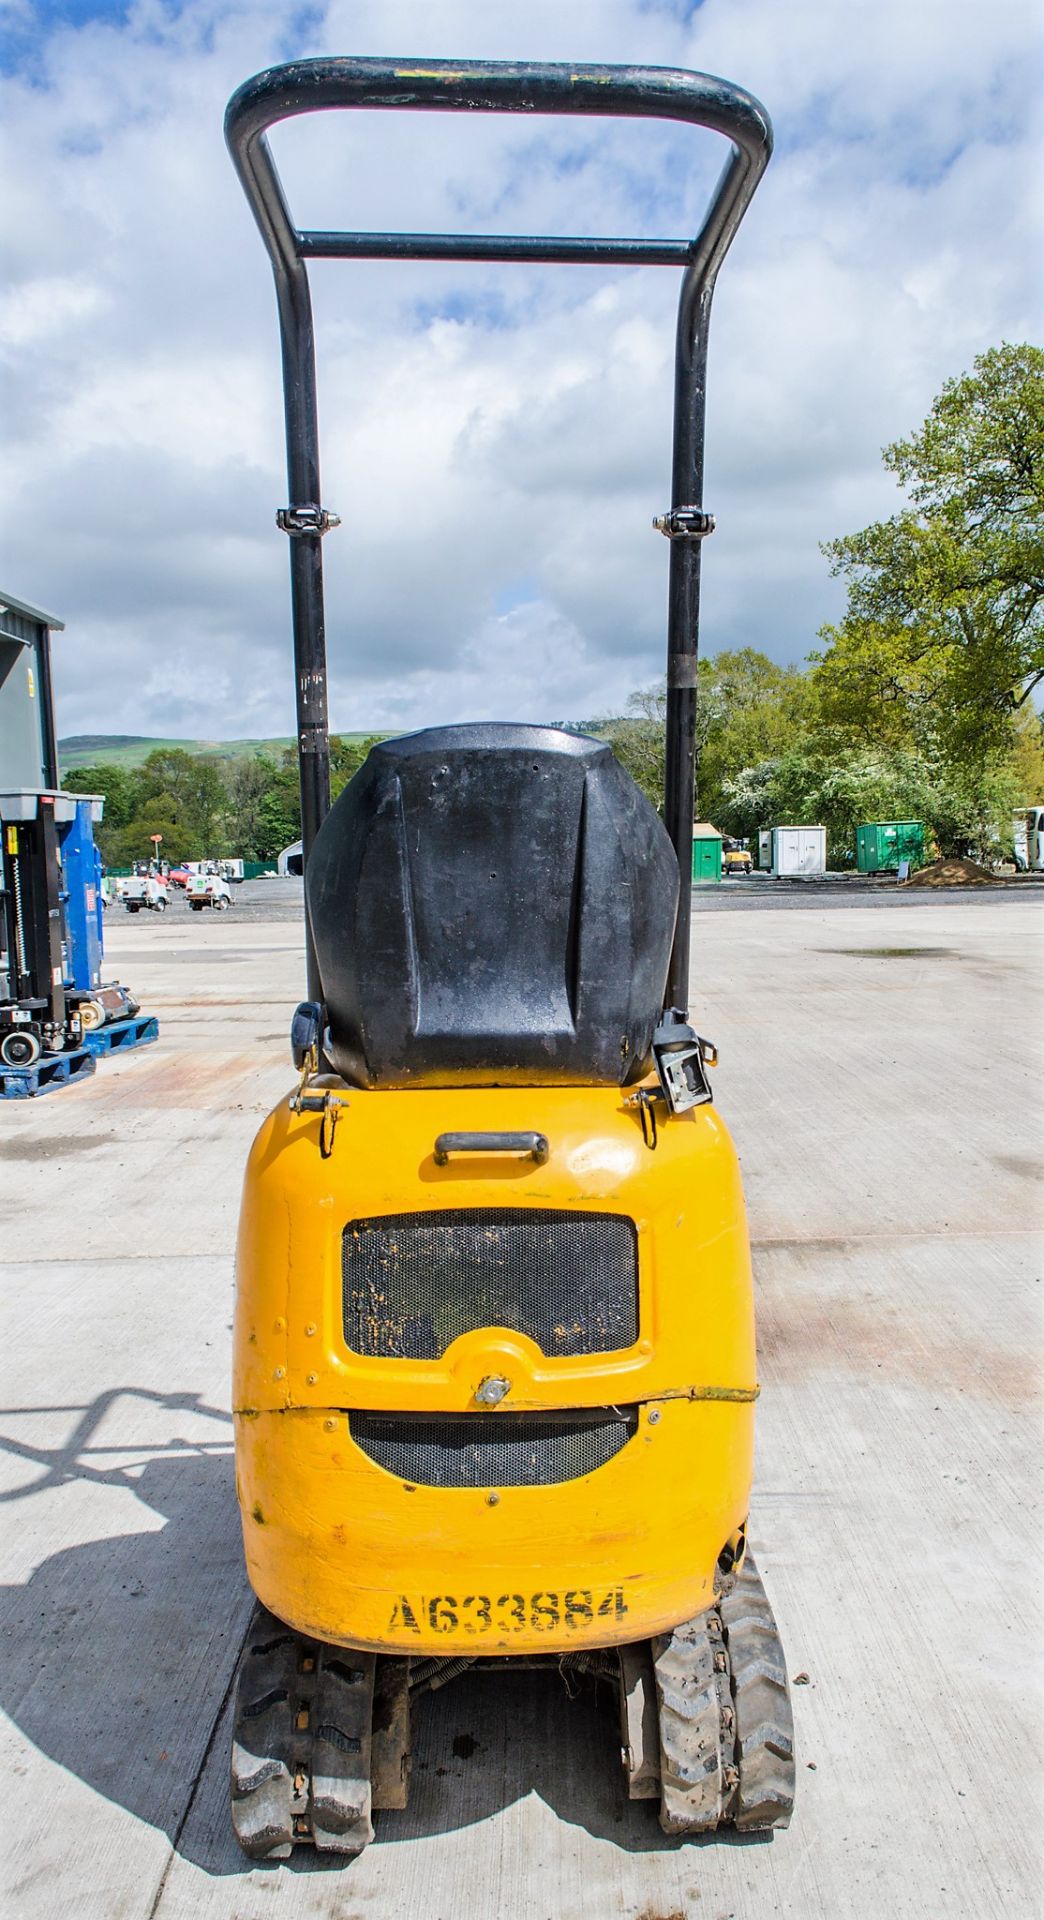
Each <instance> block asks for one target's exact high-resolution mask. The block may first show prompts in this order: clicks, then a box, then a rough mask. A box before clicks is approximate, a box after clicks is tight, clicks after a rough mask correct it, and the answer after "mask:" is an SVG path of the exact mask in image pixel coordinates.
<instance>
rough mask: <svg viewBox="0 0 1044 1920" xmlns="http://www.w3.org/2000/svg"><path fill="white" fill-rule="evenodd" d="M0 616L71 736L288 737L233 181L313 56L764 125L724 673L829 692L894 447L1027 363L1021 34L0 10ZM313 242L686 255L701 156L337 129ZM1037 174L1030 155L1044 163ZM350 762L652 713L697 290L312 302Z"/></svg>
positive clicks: (283, 565)
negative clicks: (680, 348)
mask: <svg viewBox="0 0 1044 1920" xmlns="http://www.w3.org/2000/svg"><path fill="white" fill-rule="evenodd" d="M0 22H2V25H3V40H4V53H3V56H2V72H0V84H2V91H3V96H4V98H3V101H2V103H0V114H2V120H3V124H4V128H5V146H6V151H5V155H4V161H3V165H4V180H5V188H4V192H3V196H2V206H0V221H2V226H3V230H4V244H5V251H6V255H7V259H6V271H5V274H4V284H5V289H6V291H5V293H4V296H3V299H2V302H0V342H2V348H3V354H4V359H5V380H6V398H5V405H4V422H5V425H4V432H5V439H6V450H5V458H4V461H3V490H4V492H3V505H2V509H0V514H2V522H0V530H2V533H3V557H2V561H0V583H2V585H3V586H4V587H5V588H6V589H7V590H8V591H10V592H11V593H13V594H15V595H17V596H18V597H19V598H21V599H23V600H28V601H31V602H33V603H35V604H37V605H42V606H44V607H46V608H48V609H49V610H50V611H52V612H54V613H56V614H58V615H60V616H61V617H62V618H63V619H64V620H65V621H66V623H67V628H68V631H67V633H66V634H65V636H63V637H62V639H61V640H59V641H58V643H57V684H58V699H59V731H60V732H61V733H63V734H69V733H80V732H88V731H90V732H95V731H97V732H126V733H146V734H158V735H186V736H204V737H208V738H231V737H235V736H239V737H242V736H250V735H263V734H271V733H275V734H282V733H288V732H290V731H292V728H293V701H292V677H291V668H290V639H289V595H288V587H287V554H286V540H285V537H284V536H283V535H282V534H280V533H278V532H277V530H276V528H275V524H274V514H275V509H276V508H277V507H278V506H280V505H282V504H284V502H285V488H286V482H285V477H284V455H283V442H282V412H281V394H280V384H279V361H278V349H277V336H276V324H275V307H274V298H273V293H272V285H271V278H270V273H269V268H268V263H267V259H266V256H265V254H264V251H263V249H262V246H261V243H260V240H259V238H258V235H257V232H256V230H255V228H254V226H253V222H252V220H251V218H250V215H249V213H248V210H247V207H246V203H245V201H244V200H243V198H242V195H241V193H240V189H239V187H238V185H237V183H236V180H235V178H234V175H233V173H232V169H231V166H230V163H229V160H228V157H227V154H226V152H225V148H224V144H223V139H222V115H223V111H224V106H225V102H226V100H227V98H228V96H229V94H230V93H231V92H232V91H233V90H234V88H235V87H236V86H237V85H238V84H239V82H240V81H242V80H243V79H245V78H246V77H247V76H248V75H249V74H251V73H253V72H256V71H257V70H258V69H260V68H262V67H265V66H269V65H272V64H275V63H277V62H279V61H282V60H285V59H288V58H292V57H297V56H301V55H308V54H316V53H353V54H381V55H395V56H399V55H407V56H439V55H442V56H449V57H460V56H462V55H464V56H472V57H476V58H488V59H496V58H505V59H534V60H568V61H573V62H577V61H608V62H613V61H625V62H633V63H642V64H648V65H663V66H684V67H694V68H701V69H703V70H705V71H709V72H711V73H719V74H723V75H725V76H727V77H728V78H730V79H732V80H735V81H737V82H739V83H740V84H741V85H743V86H746V87H748V88H749V89H751V90H752V91H753V92H754V93H756V94H757V95H758V96H759V97H760V98H761V99H762V100H763V101H764V102H765V104H766V106H767V107H768V109H769V112H770V114H771V116H772V119H773V121H774V124H775V129H776V154H775V158H774V159H773V161H772V163H771V165H770V167H769V171H768V173H767V175H766V177H765V180H764V182H763V184H762V186H761V188H760V189H759V192H758V194H757V196H756V199H755V201H754V205H753V207H752V209H751V211H750V213H749V214H748V216H747V219H746V221H745V223H744V226H743V228H742V229H741V231H740V234H739V237H738V239H737V240H736V242H735V243H734V246H733V249H732V252H731V254H730V255H729V258H728V260H727V261H726V264H725V267H724V269H723V271H722V275H721V279H720V282H719V289H718V295H717V299H716V303H715V317H714V323H713V327H712V338H711V363H710V381H709V395H710V403H709V421H708V459H707V488H706V504H707V505H708V506H709V507H710V508H711V509H712V511H713V512H714V513H715V514H716V516H717V521H718V531H717V532H716V533H715V535H714V537H713V539H712V541H711V542H710V544H709V546H708V547H707V549H706V550H705V561H704V582H705V586H704V619H703V644H704V647H705V649H706V650H709V651H711V652H715V651H717V650H718V649H720V648H724V647H735V646H743V645H752V646H756V647H760V648H763V649H764V651H765V652H767V653H769V654H771V655H772V656H773V657H774V658H776V659H778V660H783V661H788V660H794V661H797V660H801V659H802V658H803V657H804V656H805V654H806V653H807V651H808V649H809V647H810V646H812V645H814V644H815V634H816V630H817V628H818V627H819V626H820V625H821V624H822V623H823V622H824V620H828V619H830V618H832V617H834V616H835V615H836V613H837V612H838V610H839V606H840V599H839V590H838V586H837V584H836V583H835V582H833V581H831V580H830V578H829V575H828V572H827V569H826V565H825V563H824V561H823V559H822V556H821V555H820V553H819V542H820V541H821V540H823V539H826V538H829V537H830V536H831V535H833V534H836V533H840V532H844V531H850V530H852V529H854V528H856V527H859V526H861V525H864V524H865V523H866V522H867V521H868V520H870V519H872V518H875V517H878V516H879V515H881V514H883V513H887V512H890V511H892V510H893V508H894V506H895V504H896V502H897V496H896V494H895V492H894V490H893V486H892V483H891V482H890V481H889V480H888V478H887V477H886V476H885V475H884V474H883V472H882V469H881V465H880V457H879V456H880V448H881V447H882V445H883V444H885V442H887V441H889V440H891V439H894V438H895V437H897V436H898V435H900V434H902V433H904V432H906V431H907V430H909V429H910V428H911V427H913V426H914V425H916V423H917V422H918V421H919V420H920V419H921V418H922V417H923V415H924V414H925V412H926V411H927V409H928V407H929V405H930V403H931V400H932V398H933V396H934V395H935V393H936V392H937V391H938V389H939V387H940V385H941V384H942V382H943V380H944V379H946V378H947V377H948V376H949V375H951V374H956V373H960V372H961V371H963V370H964V369H965V368H967V367H968V366H969V365H970V363H971V360H972V358H973V356H974V355H975V354H976V353H978V352H981V351H982V350H983V349H984V348H986V347H989V346H991V345H993V344H995V343H996V342H998V341H1000V340H1001V339H1009V340H1022V339H1040V338H1041V335H1042V331H1044V330H1042V327H1041V318H1042V288H1041V279H1040V266H1039V261H1040V251H1041V234H1042V222H1041V212H1040V206H1039V201H1038V202H1037V203H1036V204H1035V203H1034V195H1035V194H1036V193H1037V191H1038V189H1037V187H1036V186H1035V184H1034V183H1035V182H1038V181H1039V180H1040V178H1041V168H1040V164H1039V161H1040V153H1039V122H1038V125H1037V126H1036V127H1035V126H1034V113H1035V112H1039V109H1038V108H1036V107H1035V100H1034V97H1035V96H1036V98H1037V99H1039V94H1040V39H1041V34H1040V16H1039V10H1038V6H1037V4H1036V0H989V4H988V5H984V4H983V3H982V0H702V4H693V3H692V0H568V4H567V3H566V0H317V3H316V4H312V5H299V6H296V7H295V6H294V5H293V4H292V3H291V0H131V3H130V4H123V3H122V0H0ZM273 147H274V150H275V154H276V159H277V163H278V165H279V167H280V170H281V172H282V175H283V179H284V182H285V184H286V187H287V191H288V195H289V198H290V203H291V207H292V208H293V210H294V213H295V217H296V218H297V220H298V222H299V224H300V225H302V226H317V227H321V226H360V227H387V228H392V227H398V226H405V227H407V228H412V229H419V228H423V227H429V228H431V229H441V230H449V229H454V230H474V231H482V230H486V231H491V232H509V231H518V232H522V231H533V232H540V231H548V232H553V231H558V232H563V233H576V232H584V231H589V232H606V233H647V234H671V235H681V234H688V233H691V232H693V231H694V230H695V227H696V226H697V224H698V222H699V218H700V214H701V211H702V206H703V202H704V198H705V195H706V193H707V191H708V189H709V187H710V185H711V183H712V182H713V180H714V178H715V177H716V174H717V172H718V169H719V166H720V164H721V161H722V159H723V157H724V149H723V146H722V143H721V142H720V141H719V140H716V139H715V138H714V136H712V135H702V134H698V133H694V132H693V131H692V130H687V129H683V128H679V127H667V126H660V125H656V124H654V123H647V124H646V125H644V126H641V125H637V124H634V123H627V122H609V121H589V120H576V121H571V122H570V121H564V120H558V121H550V120H541V121H532V120H526V121H524V122H522V121H516V120H503V119H498V120H494V119H491V118H489V117H487V116H482V117H474V118H469V119H468V120H467V121H465V119H464V118H463V117H462V116H457V115H439V116H436V115H411V116H409V117H407V116H405V115H392V114H353V115H340V116H336V117H335V116H330V115H326V116H317V117H316V118H315V119H314V120H312V121H311V122H307V123H306V122H298V123H295V124H294V125H292V126H289V127H285V128H282V129H276V132H275V134H274V135H273ZM1035 148H1036V152H1035V151H1034V149H1035ZM311 276H312V286H313V297H314V300H315V306H316V316H317V324H318V332H319V381H320V408H321V418H322V430H323V492H324V500H325V503H326V504H327V505H328V506H330V507H332V508H334V509H335V510H336V511H337V512H339V513H340V515H341V518H342V521H343V525H342V527H341V528H340V529H339V531H337V532H335V533H333V534H331V535H330V536H329V537H328V539H327V540H326V541H325V543H324V552H325V561H326V574H327V612H328V637H329V650H330V669H331V688H330V711H331V721H332V724H333V725H334V726H335V727H341V728H343V729H355V728H360V727H366V728H368V727H374V728H380V729H390V728H396V727H400V726H401V727H410V726H415V725H423V724H428V723H433V722H436V721H445V720H449V719H453V718H460V719H474V718H483V717H496V718H502V719H531V720H546V719H556V718H581V717H585V716H589V715H592V714H598V713H603V714H604V713H606V712H612V711H621V710H622V709H623V707H624V705H625V702H626V699H627V695H628V693H629V692H630V691H631V690H632V689H634V688H636V687H640V686H644V685H648V684H649V683H650V682H652V681H654V680H655V679H656V678H657V677H658V675H659V674H660V673H661V671H662V653H663V635H664V610H665V601H666V582H667V558H668V549H667V543H666V541H664V540H662V539H661V538H660V536H659V535H657V534H655V533H654V532H652V530H651V525H650V523H651V520H652V516H653V514H654V513H657V512H660V511H662V510H663V508H665V507H666V506H667V505H668V504H669V475H670V415H671V374H672V355H673V326H674V305H675V300H676V295H677V275H676V273H675V271H674V270H672V269H669V268H655V267H651V268H644V269H641V270H628V271H608V272H603V271H602V270H600V269H598V268H591V267H586V268H529V267H519V266H512V267H509V266H501V267H490V268H486V267H480V266H456V267H449V266H447V267H433V266H423V265H415V266H408V267H407V266H400V267H391V266H386V265H381V264H377V263H367V264H353V265H348V264H345V263H342V262H325V261H324V262H317V263H315V264H314V265H313V267H312V269H311Z"/></svg>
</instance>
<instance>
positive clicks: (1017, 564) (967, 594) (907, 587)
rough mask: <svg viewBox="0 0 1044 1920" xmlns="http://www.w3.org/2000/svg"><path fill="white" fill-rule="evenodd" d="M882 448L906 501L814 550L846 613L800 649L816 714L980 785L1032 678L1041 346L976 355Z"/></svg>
mask: <svg viewBox="0 0 1044 1920" xmlns="http://www.w3.org/2000/svg"><path fill="white" fill-rule="evenodd" d="M883 457H884V463H885V466H886V467H887V468H888V470H889V472H891V473H894V474H895V476H896V478H897V480H898V481H899V482H900V484H901V485H902V486H904V487H905V488H906V489H907V491H908V494H909V498H910V502H911V504H910V506H909V507H907V508H905V509H904V510H903V511H902V512H900V513H898V514H895V515H894V516H893V517H892V518H891V519H890V520H884V521H879V522H877V523H875V524H874V525H873V526H870V527H866V528H864V529H863V531H862V532H861V533H854V534H848V535H846V536H844V537H843V538H841V539H838V540H831V541H828V542H827V543H826V545H825V547H824V552H825V553H826V554H827V555H828V557H829V559H830V562H831V568H832V571H833V572H834V573H835V574H838V575H840V576H841V577H842V578H843V579H844V580H845V582H846V584H847V587H848V606H847V609H846V611H845V614H844V617H843V619H842V620H841V621H840V622H839V623H838V625H837V626H832V627H825V628H823V630H822V633H821V638H822V639H823V640H824V641H825V642H826V647H825V650H824V651H823V652H822V653H819V654H815V655H813V656H812V657H813V660H815V661H816V662H817V672H816V693H817V698H818V700H819V703H820V709H821V714H822V717H823V720H824V722H825V723H826V724H828V725H834V726H837V727H839V728H840V729H841V730H842V731H843V732H847V733H849V734H852V735H856V736H860V737H862V738H864V739H867V740H873V741H874V742H876V743H880V742H881V741H882V740H886V741H888V742H890V743H891V744H893V745H900V744H904V743H911V744H914V745H916V746H917V747H919V748H920V749H921V750H922V751H923V752H925V753H926V754H927V755H928V757H929V758H930V759H931V760H932V761H933V762H935V763H936V764H937V765H939V766H942V765H945V766H946V767H948V768H950V769H954V768H956V767H957V766H961V767H963V768H964V769H965V772H967V769H968V767H969V763H971V764H973V765H974V766H976V767H977V768H979V769H980V771H981V773H982V774H983V776H984V777H985V778H986V779H987V783H988V782H989V779H990V778H992V776H993V774H994V773H995V772H996V769H997V765H998V763H999V761H1000V760H1003V759H1004V758H1005V756H1006V755H1008V754H1009V753H1010V750H1011V744H1012V733H1011V720H1012V715H1013V714H1014V713H1016V712H1017V711H1018V710H1019V708H1020V707H1022V706H1023V705H1024V704H1025V703H1026V702H1027V701H1028V700H1029V699H1030V697H1031V695H1032V693H1033V690H1034V688H1035V687H1036V686H1037V685H1038V684H1039V683H1040V681H1041V680H1042V679H1044V350H1042V349H1041V348H1039V347H1034V346H1028V345H1022V346H1013V345H1003V346H1000V347H995V348H991V349H990V351H989V352H987V353H983V354H980V355H979V356H978V358H977V359H976V361H975V363H974V368H973V371H972V372H971V373H969V374H966V375H965V376H964V377H963V378H961V379H955V380H950V381H947V383H946V385H945V386H944V388H943V390H942V392H941V394H940V395H939V397H938V399H937V400H936V401H935V404H934V406H933V407H932V410H931V413H930V414H929V416H928V418H927V420H926V421H925V422H924V425H923V426H922V427H921V428H920V430H919V431H918V432H916V433H914V434H912V435H911V436H910V438H909V439H907V440H899V441H896V443H895V444H894V445H893V446H890V447H886V448H885V450H884V456H883Z"/></svg>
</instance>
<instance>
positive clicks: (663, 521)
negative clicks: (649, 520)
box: [653, 507, 714, 540]
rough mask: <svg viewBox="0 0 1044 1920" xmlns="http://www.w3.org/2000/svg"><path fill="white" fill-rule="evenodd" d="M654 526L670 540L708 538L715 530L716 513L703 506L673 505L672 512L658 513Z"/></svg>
mask: <svg viewBox="0 0 1044 1920" xmlns="http://www.w3.org/2000/svg"><path fill="white" fill-rule="evenodd" d="M653 526H654V527H655V528H656V531H657V533H664V534H666V536H667V538H668V540H706V538H707V535H708V534H709V533H713V532H714V515H713V514H712V513H704V511H703V508H702V507H672V508H671V511H670V513H661V514H658V515H657V517H656V519H655V520H654V521H653Z"/></svg>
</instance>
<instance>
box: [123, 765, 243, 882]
mask: <svg viewBox="0 0 1044 1920" xmlns="http://www.w3.org/2000/svg"><path fill="white" fill-rule="evenodd" d="M161 800H162V803H163V810H164V812H166V813H167V815H168V818H169V819H170V821H171V822H172V823H173V824H174V825H176V826H178V827H181V828H182V829H183V830H184V832H185V834H186V835H187V836H188V838H189V841H190V844H191V849H192V850H191V852H188V853H186V855H184V856H183V857H185V858H188V859H193V858H203V857H206V856H207V855H209V854H218V853H224V852H225V851H226V847H225V834H224V828H223V821H224V817H225V815H226V813H227V811H228V791H227V789H226V786H225V782H224V780H223V779H222V776H221V771H220V768H219V767H218V764H217V762H216V761H215V760H212V759H208V758H206V757H204V756H203V755H197V754H192V753H186V751H185V749H184V747H157V748H156V749H155V750H154V752H152V753H150V754H149V756H148V759H147V760H146V761H145V762H144V764H143V766H142V767H141V769H140V772H139V776H138V793H137V808H136V816H137V815H141V814H144V813H147V812H150V811H152V812H154V811H156V810H157V809H158V803H159V802H160V801H161Z"/></svg>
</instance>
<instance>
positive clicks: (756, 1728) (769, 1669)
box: [721, 1550, 795, 1833]
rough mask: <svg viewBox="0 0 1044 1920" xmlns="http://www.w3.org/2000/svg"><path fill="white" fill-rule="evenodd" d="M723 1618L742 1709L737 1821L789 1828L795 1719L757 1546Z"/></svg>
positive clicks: (749, 1828)
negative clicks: (763, 1582) (760, 1572)
mask: <svg viewBox="0 0 1044 1920" xmlns="http://www.w3.org/2000/svg"><path fill="white" fill-rule="evenodd" d="M721 1618H722V1624H723V1626H724V1628H725V1636H726V1640H727V1643H728V1652H729V1666H730V1670H731V1676H732V1695H733V1701H734V1704H735V1710H736V1759H737V1765H738V1767H739V1784H738V1786H737V1789H736V1794H735V1799H734V1803H733V1808H732V1815H731V1817H732V1822H733V1825H734V1826H735V1827H736V1829H737V1831H738V1832H740V1833H754V1832H758V1831H759V1830H763V1829H765V1828H769V1827H786V1826H789V1824H790V1816H791V1813H792V1812H793V1808H794V1780H795V1771H794V1717H793V1712H792V1709H791V1704H790V1688H789V1685H788V1683H787V1669H786V1662H785V1660H784V1658H783V1649H782V1646H781V1645H780V1640H779V1631H778V1629H777V1626H776V1621H775V1617H774V1615H773V1612H772V1608H771V1606H770V1604H769V1599H768V1595H767V1594H766V1592H765V1589H764V1586H763V1585H762V1581H761V1575H760V1574H759V1572H758V1569H757V1566H756V1564H755V1561H754V1557H753V1555H752V1554H751V1553H750V1551H749V1550H748V1552H747V1554H746V1555H745V1557H744V1560H743V1564H742V1566H741V1568H740V1571H739V1577H738V1579H737V1581H736V1584H735V1587H734V1589H733V1591H732V1592H731V1593H730V1594H729V1595H728V1597H727V1598H726V1599H724V1600H723V1601H722V1602H721ZM770 1648H771V1652H770Z"/></svg>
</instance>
